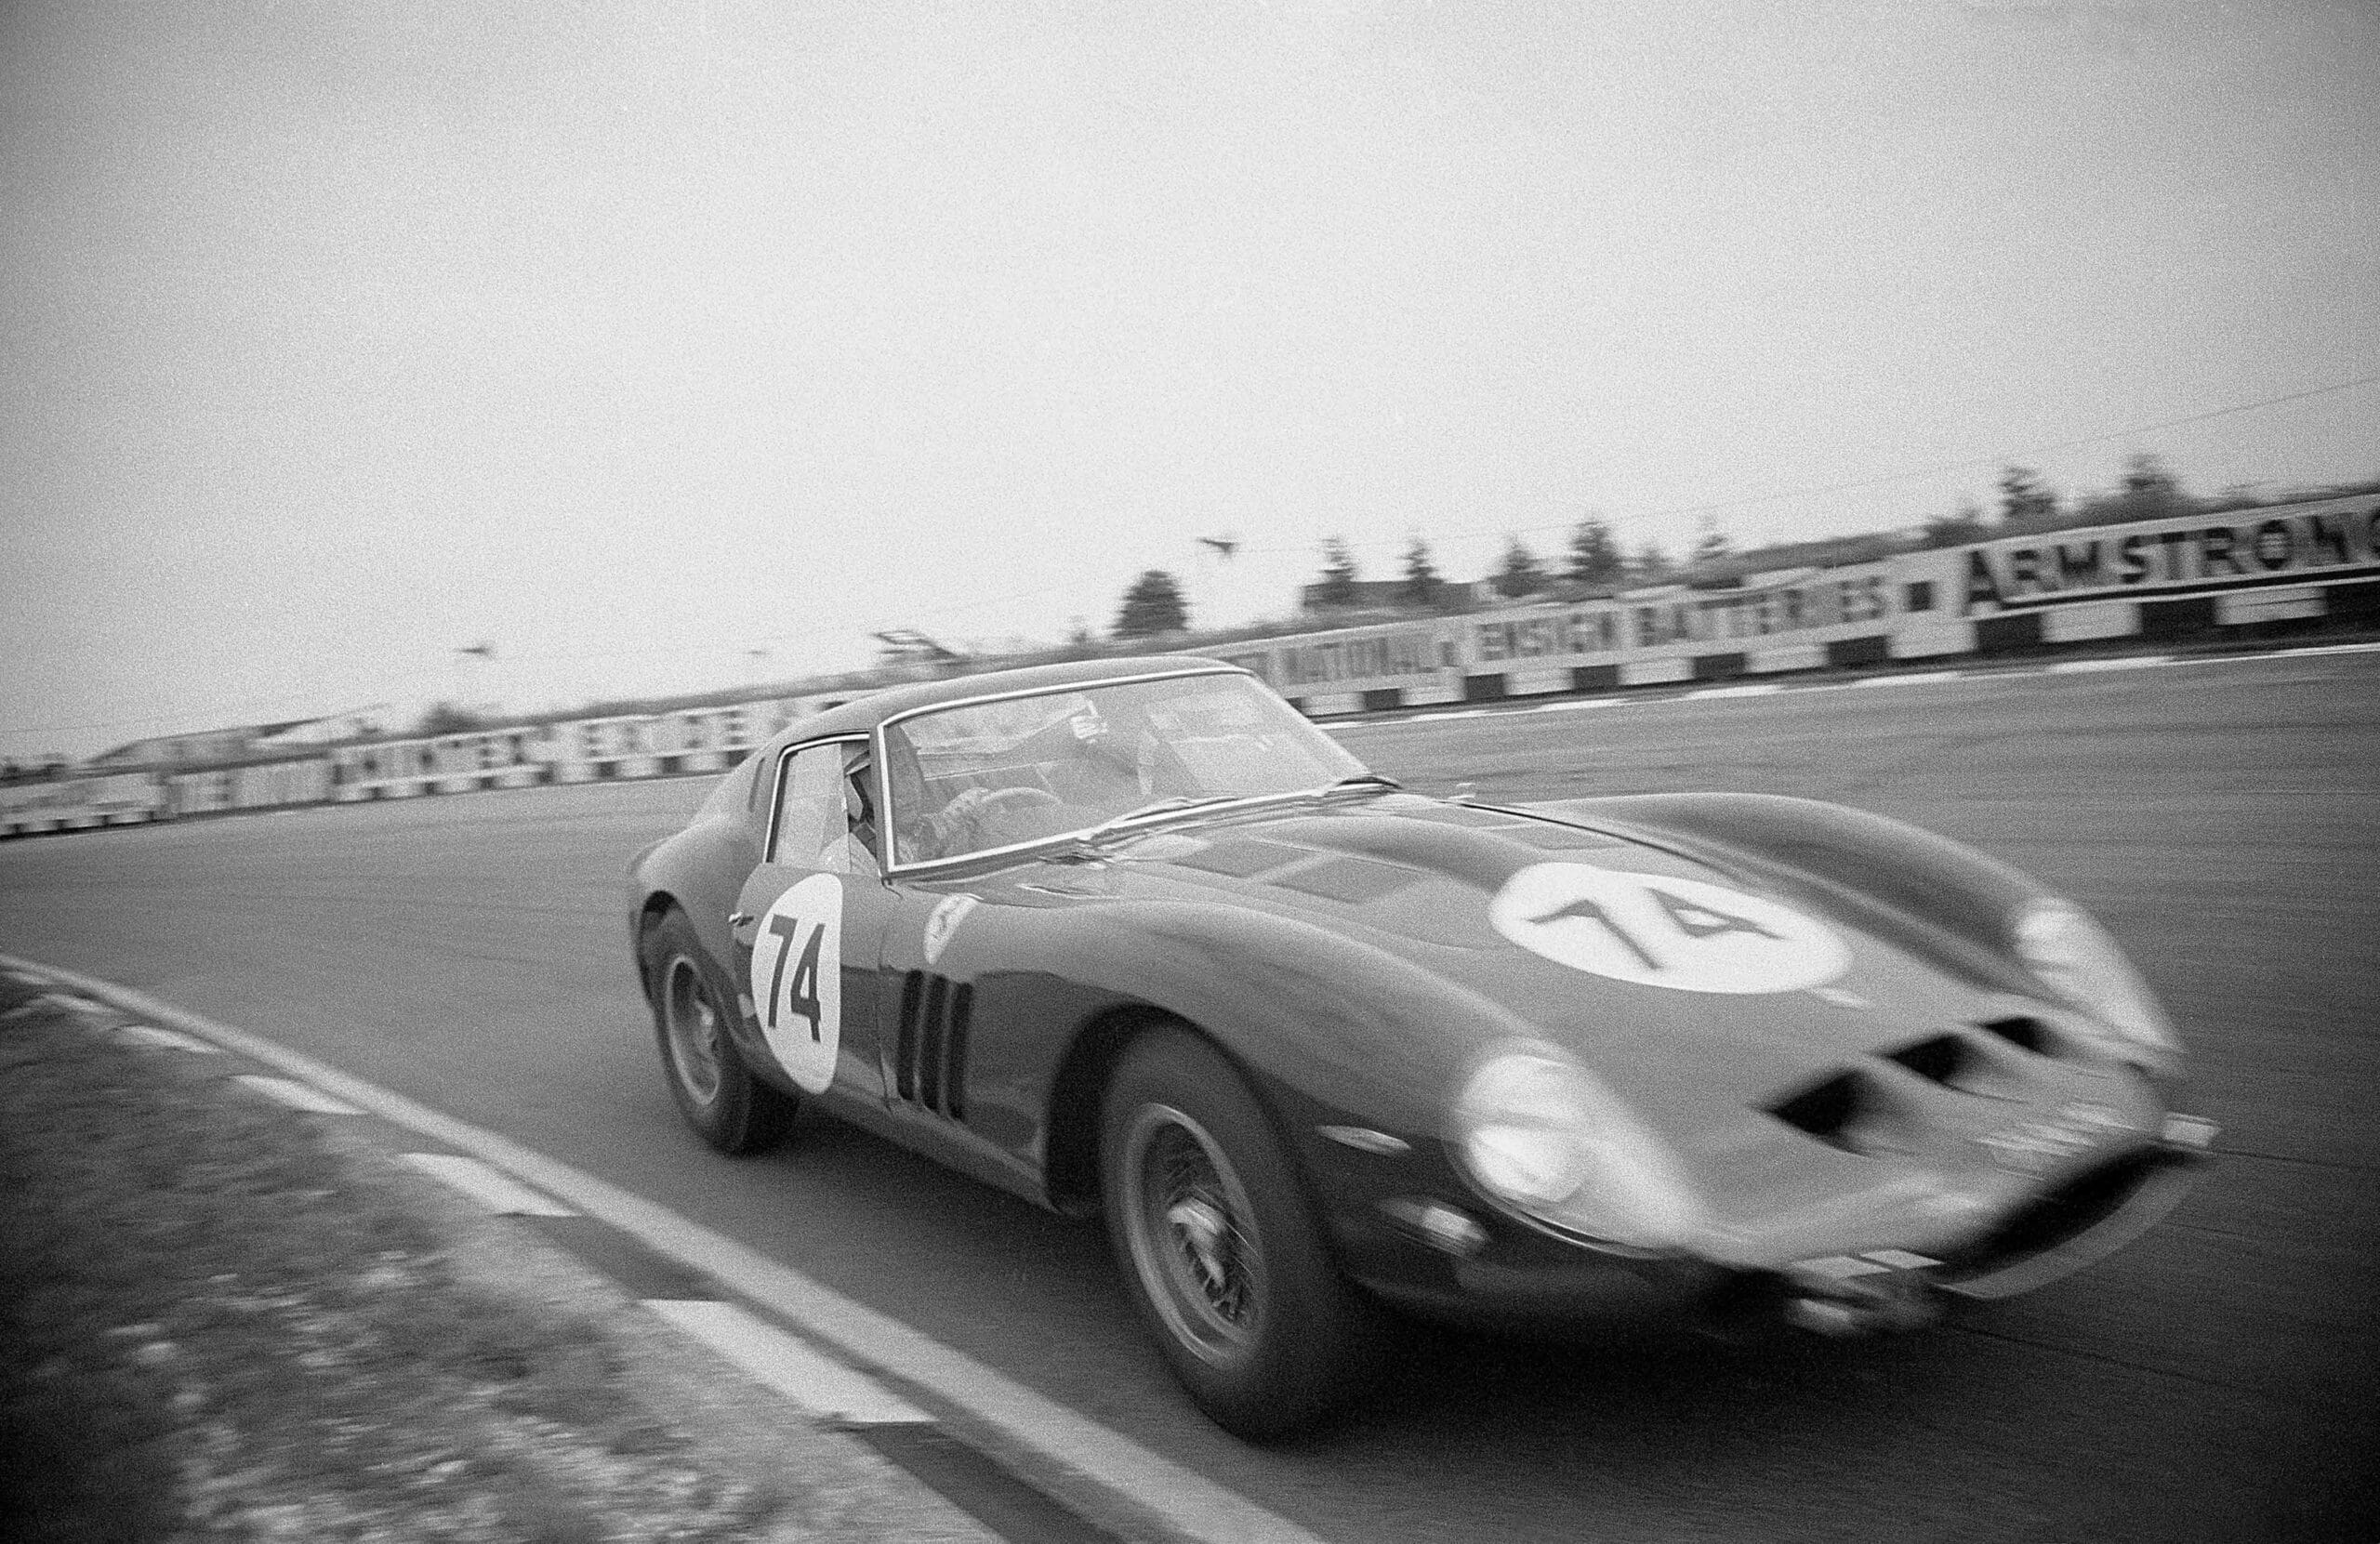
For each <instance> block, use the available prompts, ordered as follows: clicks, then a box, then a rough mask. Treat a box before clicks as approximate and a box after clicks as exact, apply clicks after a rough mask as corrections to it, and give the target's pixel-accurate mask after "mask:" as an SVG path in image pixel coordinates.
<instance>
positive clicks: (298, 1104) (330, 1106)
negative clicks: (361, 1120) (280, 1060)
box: [151, 1014, 364, 1115]
mask: <svg viewBox="0 0 2380 1544" xmlns="http://www.w3.org/2000/svg"><path fill="white" fill-rule="evenodd" d="M151 1017H152V1018H155V1017H160V1015H156V1014H152V1015H151ZM258 1060H262V1058H258ZM231 1081H233V1082H234V1083H245V1084H246V1085H247V1086H248V1087H249V1088H251V1089H255V1090H256V1091H257V1092H258V1093H260V1094H262V1095H264V1096H265V1097H266V1098H268V1099H276V1100H279V1101H280V1102H282V1103H284V1104H286V1105H288V1106H289V1107H290V1108H291V1109H293V1110H305V1111H308V1112H310V1113H311V1114H314V1115H362V1114H363V1113H364V1112H363V1111H362V1110H360V1109H358V1108H356V1107H355V1106H354V1105H352V1104H350V1103H347V1102H344V1101H342V1100H337V1099H333V1098H332V1097H331V1096H330V1095H328V1094H326V1093H324V1092H323V1091H322V1090H321V1089H313V1088H309V1087H308V1086H307V1085H305V1084H303V1083H300V1082H298V1081H297V1080H296V1079H295V1078H288V1077H265V1076H260V1075H258V1074H256V1073H252V1072H249V1073H242V1074H241V1075H240V1076H237V1077H235V1078H233V1079H232V1080H231Z"/></svg>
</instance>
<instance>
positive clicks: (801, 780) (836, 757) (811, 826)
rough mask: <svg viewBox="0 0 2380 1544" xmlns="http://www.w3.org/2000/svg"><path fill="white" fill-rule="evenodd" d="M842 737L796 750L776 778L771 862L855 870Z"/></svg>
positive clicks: (806, 866) (834, 870) (835, 869)
mask: <svg viewBox="0 0 2380 1544" xmlns="http://www.w3.org/2000/svg"><path fill="white" fill-rule="evenodd" d="M845 749H846V747H845V746H843V745H842V744H840V742H838V743H835V744H831V745H824V746H805V747H804V748H802V749H800V750H797V751H795V752H793V754H792V757H791V759H790V760H789V761H788V763H787V766H786V769H785V772H784V773H783V774H782V775H781V776H780V777H779V778H778V780H777V808H776V819H775V821H774V824H773V825H772V830H773V831H774V835H773V836H772V838H770V842H769V853H768V861H769V862H771V863H774V864H790V865H791V866H793V867H796V868H818V869H826V870H830V871H832V872H834V873H837V874H848V873H850V872H851V866H852V865H851V849H850V843H849V842H848V841H847V840H846V839H845V838H847V837H848V836H849V834H850V831H851V813H850V810H849V808H848V806H847V805H846V803H845V800H844V790H845V789H846V787H848V785H847V784H846V783H845V782H844V781H843V754H844V751H845Z"/></svg>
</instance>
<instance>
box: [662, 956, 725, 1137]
mask: <svg viewBox="0 0 2380 1544" xmlns="http://www.w3.org/2000/svg"><path fill="white" fill-rule="evenodd" d="M661 1021H662V1030H663V1044H664V1045H665V1046H666V1047H667V1048H668V1053H669V1066H670V1070H671V1071H672V1072H673V1073H674V1074H675V1075H676V1076H677V1079H678V1082H679V1083H680V1085H681V1086H682V1087H683V1088H684V1089H685V1090H686V1094H687V1097H689V1098H691V1099H692V1100H693V1101H694V1102H695V1103H697V1104H712V1103H716V1102H718V1099H719V1082H720V1065H719V1058H720V1041H721V1024H720V1022H719V1009H718V1006H717V1005H716V1004H714V1003H713V1002H712V1001H711V1000H710V993H709V992H708V990H707V989H706V988H705V987H704V985H703V978H702V972H701V970H698V969H697V968H696V967H695V965H694V961H693V960H691V959H688V958H687V957H685V956H683V955H672V956H671V957H670V958H669V963H668V967H667V973H666V974H665V976H664V978H663V980H662V983H661Z"/></svg>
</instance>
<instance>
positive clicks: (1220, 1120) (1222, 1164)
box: [1100, 1024, 1375, 1439]
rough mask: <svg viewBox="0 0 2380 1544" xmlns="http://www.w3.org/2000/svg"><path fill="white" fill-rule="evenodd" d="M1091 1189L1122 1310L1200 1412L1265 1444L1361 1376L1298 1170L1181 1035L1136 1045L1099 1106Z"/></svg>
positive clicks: (1215, 1054)
mask: <svg viewBox="0 0 2380 1544" xmlns="http://www.w3.org/2000/svg"><path fill="white" fill-rule="evenodd" d="M1100 1191H1101V1196H1102V1201H1103V1204H1104V1207H1106V1212H1107V1234H1108V1237H1109V1239H1110V1240H1111V1241H1112V1243H1113V1245H1114V1247H1115V1250H1116V1259H1117V1265H1118V1266H1119V1267H1120V1269H1121V1270H1122V1272H1123V1274H1124V1279H1125V1285H1126V1287H1127V1288H1128V1289H1129V1290H1130V1291H1131V1295H1132V1300H1133V1305H1134V1307H1135V1308H1137V1309H1138V1310H1139V1312H1140V1315H1141V1318H1142V1321H1143V1322H1144V1324H1146V1325H1147V1326H1148V1327H1149V1330H1150V1332H1151V1335H1152V1336H1153V1338H1154V1339H1156V1341H1157V1350H1158V1352H1159V1353H1161V1354H1162V1355H1163V1356H1164V1357H1165V1360H1166V1363H1167V1365H1168V1366H1170V1368H1171V1369H1172V1371H1173V1375H1174V1377H1175V1378H1177V1379H1180V1380H1181V1382H1182V1386H1183V1389H1184V1390H1185V1391H1186V1392H1188V1393H1189V1395H1190V1397H1191V1399H1192V1400H1194V1401H1195V1402H1197V1405H1198V1407H1199V1408H1200V1409H1201V1410H1204V1411H1205V1412H1206V1413H1207V1414H1208V1416H1209V1417H1210V1418H1211V1419H1213V1420H1214V1421H1215V1422H1216V1424H1218V1425H1220V1426H1222V1427H1223V1429H1224V1430H1225V1431H1227V1432H1235V1433H1236V1434H1238V1435H1240V1436H1243V1437H1248V1438H1251V1439H1263V1438H1267V1437H1273V1436H1278V1435H1280V1434H1281V1433H1283V1432H1289V1431H1293V1430H1295V1429H1297V1428H1298V1427H1301V1426H1303V1425H1307V1424H1310V1423H1311V1422H1313V1421H1315V1420H1317V1419H1321V1418H1323V1417H1324V1416H1326V1415H1328V1414H1329V1412H1330V1411H1331V1410H1332V1409H1333V1408H1334V1407H1336V1406H1337V1405H1339V1403H1340V1401H1341V1400H1342V1397H1343V1396H1344V1394H1345V1393H1346V1392H1347V1391H1348V1390H1349V1389H1350V1388H1351V1387H1352V1386H1353V1385H1354V1384H1355V1382H1357V1381H1360V1380H1361V1379H1362V1378H1363V1377H1364V1376H1365V1374H1366V1373H1367V1371H1368V1370H1369V1367H1370V1366H1371V1365H1372V1363H1373V1360H1374V1358H1373V1355H1372V1352H1373V1348H1374V1345H1375V1337H1374V1335H1373V1328H1374V1323H1375V1321H1374V1315H1373V1313H1372V1311H1371V1310H1370V1308H1369V1304H1368V1303H1366V1302H1365V1301H1364V1300H1361V1299H1360V1298H1359V1297H1358V1296H1357V1295H1356V1294H1355V1292H1354V1291H1353V1289H1352V1288H1350V1287H1349V1286H1348V1284H1347V1282H1346V1280H1345V1279H1344V1278H1343V1277H1342V1276H1341V1274H1340V1273H1339V1269H1338V1266H1337V1264H1336V1263H1335V1262H1334V1261H1333V1260H1331V1258H1330V1252H1329V1248H1328V1247H1327V1246H1326V1244H1325V1242H1324V1234H1323V1230H1322V1226H1321V1224H1320V1222H1319V1221H1318V1220H1317V1218H1316V1214H1315V1209H1314V1207H1313V1206H1312V1204H1311V1203H1310V1202H1309V1201H1308V1199H1307V1197H1306V1194H1305V1189H1304V1186H1303V1184H1302V1181H1301V1180H1300V1178H1299V1174H1298V1170H1297V1165H1296V1163H1295V1161H1294V1159H1293V1157H1292V1156H1291V1155H1290V1153H1289V1149H1288V1147H1287V1145H1286V1144H1285V1143H1284V1142H1282V1141H1281V1138H1280V1135H1279V1133H1278V1131H1277V1130H1276V1128H1275V1127H1274V1125H1273V1122H1272V1119H1271V1117H1270V1116H1269V1115H1267V1114H1266V1112H1265V1110H1264V1107H1263V1105H1262V1104H1261V1103H1260V1102H1258V1101H1257V1098H1256V1095H1255V1094H1254V1092H1253V1091H1252V1090H1251V1089H1250V1084H1249V1080H1248V1079H1247V1078H1246V1077H1245V1076H1242V1075H1241V1074H1240V1072H1239V1069H1238V1068H1237V1067H1236V1066H1234V1065H1233V1063H1232V1062H1231V1061H1230V1059H1229V1058H1228V1057H1226V1056H1224V1055H1223V1052H1222V1051H1221V1050H1219V1049H1217V1048H1215V1047H1214V1046H1212V1045H1210V1044H1209V1043H1207V1042H1206V1041H1205V1040H1204V1039H1203V1038H1201V1037H1200V1036H1197V1035H1196V1034H1194V1033H1192V1032H1190V1031H1189V1030H1188V1029H1187V1028H1185V1027H1183V1026H1179V1025H1172V1024H1162V1025H1157V1026H1153V1027H1151V1028H1149V1029H1147V1030H1145V1031H1144V1032H1143V1033H1142V1034H1141V1035H1140V1036H1137V1037H1136V1038H1135V1039H1134V1041H1133V1042H1132V1044H1131V1046H1130V1047H1129V1048H1128V1049H1126V1050H1125V1052H1124V1054H1123V1055H1122V1057H1121V1058H1120V1059H1119V1060H1118V1062H1117V1066H1116V1069H1115V1071H1114V1073H1113V1074H1112V1076H1110V1078H1109V1081H1108V1085H1107V1088H1106V1090H1105V1092H1104V1095H1103V1097H1102V1099H1101V1132H1100Z"/></svg>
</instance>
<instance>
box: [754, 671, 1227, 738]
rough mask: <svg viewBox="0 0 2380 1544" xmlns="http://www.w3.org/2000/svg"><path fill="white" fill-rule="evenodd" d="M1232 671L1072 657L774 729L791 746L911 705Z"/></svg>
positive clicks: (861, 703)
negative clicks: (1178, 672) (1193, 672)
mask: <svg viewBox="0 0 2380 1544" xmlns="http://www.w3.org/2000/svg"><path fill="white" fill-rule="evenodd" d="M1198 669H1209V670H1234V671H1236V670H1238V669H1239V666H1236V665H1233V664H1230V663H1228V662H1226V661H1224V660H1220V659H1208V658H1204V657H1202V656H1200V655H1197V654H1143V655H1136V656H1134V657H1131V658H1128V659H1085V660H1073V661H1069V662H1067V663H1066V664H1064V665H1029V666H1025V668H1023V669H1021V670H987V671H985V672H984V673H983V674H981V675H973V676H952V677H949V678H947V679H945V680H928V681H918V682H915V683H913V684H910V685H907V686H894V687H888V688H886V689H885V690H884V691H881V692H874V693H869V694H868V695H866V696H865V697H859V698H855V699H854V700H853V701H851V702H847V703H845V704H843V705H842V706H840V707H830V708H828V709H827V710H826V712H824V713H818V714H813V715H812V716H811V717H809V718H806V719H795V720H794V721H793V722H792V723H790V724H787V726H786V727H785V728H784V729H783V730H781V731H780V732H778V734H777V736H776V742H777V743H781V744H791V743H792V742H793V741H796V740H807V739H809V738H811V737H812V736H813V735H819V734H857V733H860V732H864V731H866V730H872V729H874V728H875V727H876V726H877V725H878V724H879V723H882V722H883V721H884V720H885V719H890V718H893V717H894V716H895V715H897V714H902V713H906V712H908V711H910V710H911V709H913V708H919V707H935V706H941V705H942V704H944V703H957V702H966V701H968V700H969V699H971V698H974V697H989V696H995V695H998V693H1003V692H1034V691H1040V690H1045V689H1047V690H1054V689H1056V688H1059V687H1064V686H1080V685H1085V684H1087V683H1090V682H1094V681H1104V680H1129V679H1131V677H1134V676H1148V675H1162V674H1166V673H1168V672H1171V671H1176V670H1183V671H1187V670H1198Z"/></svg>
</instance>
